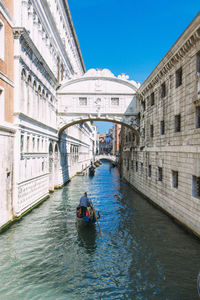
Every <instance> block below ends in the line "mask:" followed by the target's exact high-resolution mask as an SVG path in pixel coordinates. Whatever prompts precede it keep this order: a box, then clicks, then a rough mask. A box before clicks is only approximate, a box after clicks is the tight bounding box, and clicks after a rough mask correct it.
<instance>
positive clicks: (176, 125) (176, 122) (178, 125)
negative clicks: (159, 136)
mask: <svg viewBox="0 0 200 300" xmlns="http://www.w3.org/2000/svg"><path fill="white" fill-rule="evenodd" d="M180 131H181V115H176V116H175V119H174V132H180Z"/></svg>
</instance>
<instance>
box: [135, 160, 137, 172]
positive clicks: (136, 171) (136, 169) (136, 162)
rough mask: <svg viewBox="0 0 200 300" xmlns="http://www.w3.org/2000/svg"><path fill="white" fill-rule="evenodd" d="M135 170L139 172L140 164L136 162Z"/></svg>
mask: <svg viewBox="0 0 200 300" xmlns="http://www.w3.org/2000/svg"><path fill="white" fill-rule="evenodd" d="M135 169H136V172H137V171H138V162H137V161H136V163H135Z"/></svg>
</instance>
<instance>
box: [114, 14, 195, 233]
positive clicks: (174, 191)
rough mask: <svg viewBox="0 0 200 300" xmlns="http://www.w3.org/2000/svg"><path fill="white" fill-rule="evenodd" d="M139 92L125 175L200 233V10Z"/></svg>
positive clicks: (125, 144)
mask: <svg viewBox="0 0 200 300" xmlns="http://www.w3.org/2000/svg"><path fill="white" fill-rule="evenodd" d="M137 97H138V99H139V101H140V130H139V134H140V138H139V140H137V138H136V136H135V135H134V134H133V133H132V132H131V131H130V130H129V129H126V128H123V130H122V133H121V149H122V154H121V160H120V161H121V171H122V175H123V177H124V178H125V179H126V180H127V181H128V182H129V183H130V184H131V185H133V187H135V188H136V189H137V190H138V191H140V192H141V193H143V194H144V195H145V196H146V197H147V198H149V199H150V200H151V201H153V202H154V203H155V204H157V205H158V206H159V207H161V208H162V209H163V210H165V211H166V212H167V213H168V214H170V215H171V216H173V217H174V218H175V219H176V220H178V221H179V222H180V223H182V224H184V226H185V227H187V228H188V229H190V230H191V231H192V232H193V233H194V234H195V235H197V236H199V237H200V14H198V15H197V17H196V18H195V19H194V20H193V21H192V23H191V24H190V25H189V26H188V28H187V29H186V30H185V31H184V32H183V34H182V35H181V37H180V38H179V39H178V40H177V41H176V43H175V44H174V45H173V47H172V48H171V49H170V50H169V51H168V53H167V54H166V55H165V57H164V58H163V59H162V60H161V62H160V63H159V64H158V66H157V67H156V68H155V69H154V70H153V72H152V73H151V74H150V75H149V77H148V78H147V80H146V81H145V82H144V83H143V84H142V86H141V87H140V88H139V89H138V92H137Z"/></svg>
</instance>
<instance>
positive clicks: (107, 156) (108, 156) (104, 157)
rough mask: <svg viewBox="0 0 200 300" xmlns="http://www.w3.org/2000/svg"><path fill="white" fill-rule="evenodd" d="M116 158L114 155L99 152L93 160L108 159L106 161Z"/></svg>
mask: <svg viewBox="0 0 200 300" xmlns="http://www.w3.org/2000/svg"><path fill="white" fill-rule="evenodd" d="M116 158H117V157H116V156H115V155H111V154H100V155H96V156H95V161H97V160H108V161H111V162H114V161H115V160H116Z"/></svg>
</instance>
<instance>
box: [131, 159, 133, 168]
mask: <svg viewBox="0 0 200 300" xmlns="http://www.w3.org/2000/svg"><path fill="white" fill-rule="evenodd" d="M131 169H133V160H131Z"/></svg>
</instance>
